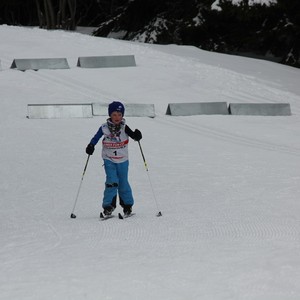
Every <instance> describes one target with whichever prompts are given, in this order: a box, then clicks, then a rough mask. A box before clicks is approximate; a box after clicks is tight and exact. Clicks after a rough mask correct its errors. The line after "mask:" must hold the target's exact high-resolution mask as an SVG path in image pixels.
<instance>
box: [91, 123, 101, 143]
mask: <svg viewBox="0 0 300 300" xmlns="http://www.w3.org/2000/svg"><path fill="white" fill-rule="evenodd" d="M102 136H103V131H102V126H101V127H100V128H99V130H98V131H97V133H96V134H95V135H94V137H93V138H92V139H91V141H90V144H92V145H94V146H96V145H97V143H98V141H99V140H100V139H101V137H102Z"/></svg>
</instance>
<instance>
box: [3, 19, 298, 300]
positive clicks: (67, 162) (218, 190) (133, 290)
mask: <svg viewBox="0 0 300 300" xmlns="http://www.w3.org/2000/svg"><path fill="white" fill-rule="evenodd" d="M0 41H1V43H0V60H1V66H2V70H1V71H0V100H1V110H0V114H1V118H0V124H1V135H0V141H1V156H0V165H1V171H0V172H1V177H0V178H1V181H0V191H1V210H0V224H1V231H0V244H1V247H0V269H1V273H0V287H1V288H0V298H1V300H8V299H9V300H13V299H16V300H25V299H26V300H27V299H28V300H29V299H30V300H32V299H36V300H39V299H43V300H61V299H72V300H77V299H78V300H82V299H90V300H95V299H101V300H103V299H110V300H117V299H118V300H119V299H122V300H133V299H139V300H140V299H143V300H153V299H164V300H186V299H190V300H191V299H193V300H194V299H195V300H196V299H197V300H198V299H201V300H225V299H226V300H227V299H228V300H234V299H236V300H254V299H255V300H283V299H284V300H298V299H299V296H300V285H299V282H300V257H299V250H300V203H299V198H300V168H299V166H300V130H299V128H300V85H299V78H300V70H299V69H295V68H291V67H288V66H283V65H279V64H275V63H272V62H267V61H261V60H254V59H249V58H242V57H235V56H228V55H222V54H216V53H210V52H205V51H202V50H199V49H197V48H194V47H183V46H182V47H180V46H175V45H169V46H158V45H146V44H140V43H132V42H124V41H118V40H113V39H104V38H96V37H91V36H88V35H83V34H79V33H68V32H63V31H45V30H40V29H29V28H21V27H12V26H5V25H4V26H0ZM127 54H128V55H131V54H133V55H135V59H136V62H137V67H131V68H107V69H82V68H78V67H76V62H77V58H78V57H79V56H95V55H96V56H98V55H127ZM46 57H48V58H49V57H66V58H67V59H68V62H69V64H70V66H71V69H69V70H39V71H37V72H36V71H26V72H21V71H17V70H12V69H10V65H11V63H12V61H13V59H15V58H46ZM113 100H121V101H123V102H124V103H146V104H152V103H153V104H155V109H156V114H157V116H156V118H154V119H150V118H138V117H137V118H133V117H132V118H129V117H128V118H126V121H127V124H128V125H129V126H130V127H131V128H132V129H135V128H139V129H140V130H141V131H142V133H143V139H142V141H141V144H142V147H143V150H144V154H145V157H146V160H147V163H148V167H149V173H148V174H147V172H146V170H145V168H144V163H143V160H142V157H141V154H140V150H139V147H138V145H137V143H135V142H133V141H131V142H130V145H129V148H130V149H129V150H130V182H131V185H132V188H133V192H134V196H135V201H136V204H135V206H134V211H135V212H136V215H135V216H134V217H132V218H130V219H126V220H119V219H117V218H114V219H111V220H108V221H105V222H102V221H100V220H99V212H100V209H101V198H102V192H103V187H104V180H105V178H104V177H105V175H104V170H103V168H102V160H101V157H100V155H101V151H100V150H101V145H100V144H99V145H98V146H97V148H96V151H95V153H94V155H93V156H92V157H91V159H90V161H89V165H88V168H87V171H86V174H85V176H84V180H83V184H82V188H81V191H80V195H79V199H78V203H77V206H76V210H75V213H76V215H77V218H76V219H71V218H70V213H71V210H72V207H73V204H74V200H75V197H76V193H77V189H78V186H79V184H80V180H81V175H82V171H83V167H84V165H85V162H86V159H87V155H86V154H85V147H86V145H87V143H88V142H89V140H90V139H91V137H92V136H93V135H94V134H95V132H96V131H97V129H98V127H99V125H100V124H101V123H103V122H104V121H105V119H106V118H105V117H95V118H92V119H51V120H33V119H27V118H26V114H27V104H28V103H37V104H38V103H40V104H42V103H90V102H104V103H109V102H111V101H113ZM197 101H203V102H209V101H212V102H215V101H226V102H228V103H233V102H246V103H249V102H250V103H251V102H255V103H281V102H284V103H290V104H291V109H292V113H293V115H292V116H289V117H253V116H247V117H245V116H217V115H215V116H192V117H172V116H166V115H165V112H166V109H167V105H168V103H174V102H197ZM148 175H149V176H150V179H151V182H152V185H153V190H154V194H153V192H152V190H151V186H150V182H149V178H148ZM154 196H155V197H156V199H157V203H158V207H156V204H155V200H154ZM157 210H161V211H162V213H163V216H162V217H159V218H158V217H156V216H155V215H156V213H157V212H158V211H157ZM119 211H120V208H118V209H117V212H119Z"/></svg>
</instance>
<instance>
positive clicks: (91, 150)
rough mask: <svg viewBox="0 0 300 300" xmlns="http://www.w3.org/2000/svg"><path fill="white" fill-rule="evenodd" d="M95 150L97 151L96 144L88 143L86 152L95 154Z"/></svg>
mask: <svg viewBox="0 0 300 300" xmlns="http://www.w3.org/2000/svg"><path fill="white" fill-rule="evenodd" d="M94 151H95V146H94V145H93V144H88V145H87V147H86V149H85V152H86V154H88V155H93V153H94Z"/></svg>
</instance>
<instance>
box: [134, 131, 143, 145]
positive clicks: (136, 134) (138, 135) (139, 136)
mask: <svg viewBox="0 0 300 300" xmlns="http://www.w3.org/2000/svg"><path fill="white" fill-rule="evenodd" d="M141 139H142V133H141V132H140V131H139V130H138V129H136V130H135V131H134V140H135V141H137V142H138V141H139V140H141Z"/></svg>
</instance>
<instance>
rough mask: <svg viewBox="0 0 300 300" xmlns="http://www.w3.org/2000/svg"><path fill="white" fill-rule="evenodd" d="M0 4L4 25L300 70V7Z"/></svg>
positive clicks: (57, 1) (161, 0) (146, 0)
mask: <svg viewBox="0 0 300 300" xmlns="http://www.w3.org/2000/svg"><path fill="white" fill-rule="evenodd" d="M214 2H215V0H1V4H0V23H2V24H4V23H5V24H13V25H30V26H39V27H41V28H47V29H67V30H74V29H75V28H76V26H79V25H80V26H93V27H97V30H95V32H94V34H95V35H97V36H102V37H106V36H118V38H121V39H125V40H139V41H142V42H148V43H159V44H169V43H175V44H180V45H181V44H184V45H194V46H196V47H199V48H202V49H205V50H209V51H217V52H222V53H233V54H242V55H252V56H257V57H262V58H267V59H272V60H274V61H278V62H281V63H284V64H289V65H292V66H298V67H299V66H300V1H299V0H277V1H276V2H273V4H270V5H261V4H251V5H250V4H249V0H241V2H240V4H239V5H234V4H233V3H232V0H219V4H218V8H219V9H217V10H216V9H212V4H213V3H214Z"/></svg>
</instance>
